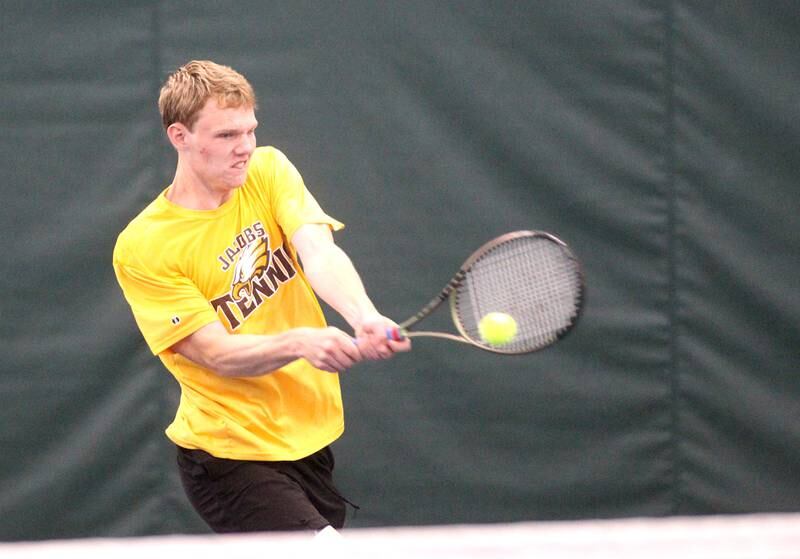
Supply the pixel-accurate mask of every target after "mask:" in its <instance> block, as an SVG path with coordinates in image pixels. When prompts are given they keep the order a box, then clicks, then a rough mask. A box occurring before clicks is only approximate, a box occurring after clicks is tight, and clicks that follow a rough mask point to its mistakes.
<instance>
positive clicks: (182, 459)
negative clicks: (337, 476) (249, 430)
mask: <svg viewBox="0 0 800 559" xmlns="http://www.w3.org/2000/svg"><path fill="white" fill-rule="evenodd" d="M333 466H334V460H333V452H331V449H330V447H325V448H323V449H322V450H320V451H318V452H315V453H314V454H312V455H311V456H308V457H306V458H303V459H301V460H297V461H294V462H259V461H245V460H227V459H224V458H217V457H215V456H212V455H211V454H209V453H207V452H205V451H202V450H187V449H185V448H181V447H178V469H179V470H180V475H181V481H182V482H183V488H184V489H185V490H186V495H187V496H188V497H189V501H191V503H192V506H194V508H195V510H197V512H198V513H199V514H200V516H201V517H202V518H203V520H205V521H206V523H207V524H208V525H209V526H210V527H211V529H212V530H213V531H215V532H219V533H225V532H260V531H274V530H281V531H289V530H321V529H322V528H325V527H326V526H328V525H330V526H333V527H334V528H337V529H339V528H341V527H342V526H344V520H345V514H346V506H345V504H346V503H347V502H348V501H347V500H346V499H345V498H344V497H342V496H341V495H340V494H339V492H338V491H337V490H336V488H335V487H334V485H333Z"/></svg>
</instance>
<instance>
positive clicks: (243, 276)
mask: <svg viewBox="0 0 800 559" xmlns="http://www.w3.org/2000/svg"><path fill="white" fill-rule="evenodd" d="M271 262H272V251H271V250H270V248H269V243H268V242H267V237H258V238H257V239H256V240H254V241H252V242H250V243H248V244H247V246H245V247H244V248H243V249H242V250H241V252H239V260H238V261H237V262H236V266H235V267H234V268H233V280H232V281H231V295H233V298H234V299H235V300H237V301H238V300H240V299H242V297H243V296H249V295H252V294H253V280H254V279H256V278H258V277H260V276H261V274H263V273H264V271H265V270H266V269H267V268H269V265H270V263H271Z"/></svg>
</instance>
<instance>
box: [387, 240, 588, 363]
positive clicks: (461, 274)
mask: <svg viewBox="0 0 800 559" xmlns="http://www.w3.org/2000/svg"><path fill="white" fill-rule="evenodd" d="M521 237H539V238H546V239H548V240H549V241H552V242H553V243H555V244H557V245H559V246H560V247H561V248H562V250H564V251H565V252H566V254H567V255H568V256H569V257H570V258H571V259H572V260H573V262H574V263H575V266H576V273H577V276H578V294H577V297H576V306H577V310H576V312H575V316H574V318H573V319H572V321H571V322H570V324H569V325H568V326H566V327H565V328H563V329H562V330H560V331H559V332H558V334H557V336H556V338H555V340H553V341H552V342H551V343H549V344H546V345H543V346H542V347H538V348H534V349H531V350H528V351H518V350H508V349H503V347H502V346H493V345H490V344H487V343H485V342H484V341H483V340H480V339H475V338H473V337H471V336H470V335H469V334H467V332H466V331H465V330H464V327H463V325H462V323H461V319H460V318H459V316H458V311H457V309H456V300H455V298H454V297H451V295H453V293H454V292H455V291H456V290H457V289H458V288H459V287H460V286H461V284H462V283H463V282H464V278H466V276H467V274H468V273H469V270H470V269H471V268H472V266H473V265H474V264H475V263H476V262H477V261H478V260H480V259H481V258H483V256H484V255H485V254H487V253H488V252H490V251H491V250H493V249H494V248H495V247H496V246H498V245H501V244H504V243H507V242H509V241H512V240H514V239H518V238H521ZM585 294H586V287H585V282H584V276H583V268H582V267H581V264H580V262H579V261H578V259H577V258H576V257H575V256H574V255H573V253H572V251H571V250H570V248H569V246H568V245H567V243H565V242H564V241H562V240H561V239H559V238H558V237H556V236H555V235H553V234H552V233H548V232H546V231H537V230H520V231H512V232H510V233H506V234H504V235H500V236H499V237H495V238H494V239H492V240H490V241H487V242H486V243H484V244H483V245H481V246H480V247H478V248H477V249H476V250H475V251H474V252H473V253H472V254H471V255H470V256H469V258H467V259H466V260H465V261H464V263H463V264H462V265H461V267H460V268H459V269H458V272H456V273H455V275H454V276H453V278H452V279H451V280H450V281H449V282H448V283H447V285H446V286H445V287H444V288H443V289H442V290H441V291H440V292H439V294H438V295H436V297H434V298H433V299H431V300H430V302H428V304H427V305H425V306H424V307H422V308H421V309H420V310H419V311H418V312H417V313H416V314H415V315H414V316H412V317H410V318H408V319H406V320H404V321H403V322H401V323H400V324H399V325H398V328H396V329H394V330H391V329H390V330H388V331H387V336H388V337H390V338H393V339H398V340H399V339H402V338H403V337H409V338H415V337H430V338H442V339H446V340H451V341H454V342H461V343H464V344H468V345H472V346H477V347H479V348H481V349H483V350H486V351H490V352H493V353H502V354H505V355H521V354H525V353H533V352H535V351H540V350H542V349H545V348H547V347H550V346H551V345H553V344H554V343H555V342H556V341H559V340H561V339H563V338H564V337H565V336H566V335H567V334H568V333H569V332H571V331H572V330H573V329H574V328H575V324H576V323H577V322H578V319H579V318H580V316H581V314H582V312H583V306H584V300H585ZM448 299H449V305H450V317H451V319H452V321H453V324H454V325H455V327H456V330H458V333H459V335H456V334H451V333H448V332H434V331H425V330H414V331H410V330H409V328H410V327H411V326H413V325H414V324H417V323H418V322H420V321H422V320H423V319H424V318H426V317H427V316H429V315H430V314H431V313H432V312H433V311H434V310H436V309H437V308H439V307H440V306H441V304H442V303H444V302H445V300H448Z"/></svg>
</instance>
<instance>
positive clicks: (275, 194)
mask: <svg viewBox="0 0 800 559" xmlns="http://www.w3.org/2000/svg"><path fill="white" fill-rule="evenodd" d="M262 153H263V155H264V156H266V157H268V158H271V159H272V161H270V162H269V163H271V165H269V164H267V165H263V166H262V165H260V164H259V163H262V162H261V161H255V162H254V163H255V165H256V169H258V172H259V173H261V178H262V180H265V182H266V183H267V184H269V185H271V188H269V189H268V192H269V197H270V200H269V202H270V206H271V207H272V208H273V212H274V217H275V220H276V221H277V222H278V224H279V225H280V227H281V229H282V230H283V232H284V234H285V235H286V238H287V239H291V238H292V236H293V235H294V233H295V232H296V231H297V230H298V229H299V228H300V226H302V225H305V224H306V223H322V224H327V225H329V226H330V227H331V229H332V230H334V231H338V230H340V229H342V228H343V227H344V224H343V223H341V222H340V221H337V220H336V219H333V218H332V217H330V216H329V215H328V214H326V213H325V212H324V211H323V209H322V208H321V207H320V205H319V204H318V203H317V200H316V199H315V198H314V196H313V195H312V194H311V193H310V192H309V191H308V189H307V188H306V185H305V183H304V182H303V177H302V176H301V175H300V173H299V171H298V170H297V168H296V167H295V166H294V165H293V164H292V162H291V161H289V159H288V158H287V157H286V156H285V155H284V154H283V153H282V152H281V151H280V150H278V149H275V148H267V149H265V150H264V151H263V152H262ZM263 163H267V162H266V161H263ZM264 174H269V176H266V177H265V176H264Z"/></svg>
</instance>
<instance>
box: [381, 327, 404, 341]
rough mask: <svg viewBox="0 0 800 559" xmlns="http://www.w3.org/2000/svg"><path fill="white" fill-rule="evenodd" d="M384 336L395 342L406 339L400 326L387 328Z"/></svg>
mask: <svg viewBox="0 0 800 559" xmlns="http://www.w3.org/2000/svg"><path fill="white" fill-rule="evenodd" d="M386 338H387V339H389V340H394V341H395V342H402V341H403V340H405V339H406V336H405V333H404V332H403V331H402V330H401V329H400V328H387V329H386Z"/></svg>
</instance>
